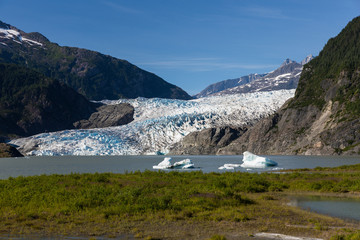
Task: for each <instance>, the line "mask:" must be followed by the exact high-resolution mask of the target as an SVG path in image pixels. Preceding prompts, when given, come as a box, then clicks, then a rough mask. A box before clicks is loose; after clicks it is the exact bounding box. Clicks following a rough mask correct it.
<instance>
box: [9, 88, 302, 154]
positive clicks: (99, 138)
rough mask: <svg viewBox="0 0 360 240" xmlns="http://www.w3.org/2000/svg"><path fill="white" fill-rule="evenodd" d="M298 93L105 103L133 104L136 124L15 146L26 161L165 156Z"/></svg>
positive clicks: (257, 115) (51, 135)
mask: <svg viewBox="0 0 360 240" xmlns="http://www.w3.org/2000/svg"><path fill="white" fill-rule="evenodd" d="M294 92H295V91H294V90H279V91H272V92H256V93H248V94H235V95H225V96H214V97H206V98H201V99H196V100H190V101H185V100H175V99H160V98H152V99H146V98H137V99H128V100H125V99H121V100H117V101H103V103H106V104H118V103H130V104H131V105H133V106H134V108H135V114H134V121H133V122H131V123H129V124H127V125H123V126H119V127H109V128H101V129H89V130H66V131H60V132H52V133H42V134H38V135H35V136H31V137H27V138H21V139H16V140H13V141H11V142H10V143H11V144H14V145H17V146H19V149H20V150H22V151H23V152H26V153H27V154H28V155H138V154H160V153H161V154H166V153H167V152H168V149H169V147H170V146H171V145H172V144H174V143H176V142H178V141H180V140H181V139H182V138H183V137H184V136H186V135H187V134H189V133H191V132H194V131H199V130H202V129H204V128H210V127H217V126H226V125H227V126H228V125H231V126H242V125H244V124H249V123H254V122H255V121H256V120H258V119H260V118H263V117H266V116H268V115H269V114H271V113H273V112H274V111H275V110H277V109H278V108H279V107H280V106H281V105H282V104H284V102H285V101H286V100H287V99H289V98H291V97H293V95H294Z"/></svg>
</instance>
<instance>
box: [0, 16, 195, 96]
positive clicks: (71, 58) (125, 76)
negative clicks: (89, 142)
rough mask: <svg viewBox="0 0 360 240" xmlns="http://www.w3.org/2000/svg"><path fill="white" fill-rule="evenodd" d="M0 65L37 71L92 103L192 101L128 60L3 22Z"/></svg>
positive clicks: (0, 33) (0, 27) (181, 92)
mask: <svg viewBox="0 0 360 240" xmlns="http://www.w3.org/2000/svg"><path fill="white" fill-rule="evenodd" d="M0 62H2V63H13V64H17V65H21V66H25V67H28V68H31V69H34V70H36V71H38V72H40V73H42V74H44V75H45V76H47V77H51V78H53V79H55V80H58V81H60V82H64V83H66V84H67V85H68V86H70V87H72V88H73V89H75V90H76V91H77V92H79V93H80V94H82V95H84V96H85V97H87V98H88V99H90V100H103V99H119V98H136V97H148V98H151V97H161V98H176V99H191V97H190V96H189V95H188V94H187V93H186V92H185V91H183V90H182V89H180V88H179V87H177V86H175V85H172V84H170V83H168V82H166V81H165V80H163V79H162V78H160V77H158V76H156V75H155V74H153V73H150V72H147V71H144V70H142V69H140V68H138V67H136V66H135V65H133V64H131V63H129V62H128V61H126V60H121V59H117V58H114V57H111V56H108V55H104V54H101V53H98V52H95V51H90V50H86V49H81V48H75V47H62V46H59V45H58V44H56V43H53V42H51V41H49V40H48V39H47V38H46V37H44V36H43V35H41V34H40V33H25V32H24V31H21V30H19V29H17V28H16V27H13V26H11V25H9V24H6V23H4V22H1V21H0Z"/></svg>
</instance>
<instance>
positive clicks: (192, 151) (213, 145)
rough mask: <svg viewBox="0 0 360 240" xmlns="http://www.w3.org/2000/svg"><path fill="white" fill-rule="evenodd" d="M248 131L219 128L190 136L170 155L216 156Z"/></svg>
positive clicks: (172, 150)
mask: <svg viewBox="0 0 360 240" xmlns="http://www.w3.org/2000/svg"><path fill="white" fill-rule="evenodd" d="M246 131H247V127H243V128H232V127H217V128H209V129H204V130H202V131H199V132H193V133H190V134H188V135H187V136H186V137H184V138H183V139H182V141H181V142H179V143H176V144H175V145H174V146H173V147H172V148H171V150H170V153H169V154H174V155H187V154H189V155H201V154H206V155H214V154H216V153H217V151H218V149H219V148H222V147H224V146H227V145H228V144H229V143H231V142H232V141H234V140H236V139H237V138H239V137H240V136H241V135H242V134H244V133H245V132H246Z"/></svg>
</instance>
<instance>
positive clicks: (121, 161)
mask: <svg viewBox="0 0 360 240" xmlns="http://www.w3.org/2000/svg"><path fill="white" fill-rule="evenodd" d="M164 157H172V158H173V160H174V161H180V160H183V159H186V158H189V159H191V160H192V162H193V163H194V165H195V168H194V169H191V170H190V169H187V170H176V171H196V170H201V171H203V172H226V171H242V172H263V171H276V170H281V169H298V168H315V167H318V166H319V167H336V166H341V165H353V164H360V156H266V157H268V158H270V159H271V160H274V161H276V162H277V163H278V166H276V167H270V168H264V169H249V168H242V167H238V168H235V169H234V170H219V169H218V168H219V167H220V166H222V165H224V164H226V163H232V164H241V163H242V157H243V156H242V155H238V156H42V157H24V158H0V179H7V178H9V177H17V176H32V175H41V174H69V173H95V172H98V173H103V172H112V173H124V172H127V171H128V172H131V171H145V170H154V169H153V168H152V166H154V165H157V164H158V163H159V162H161V161H162V160H163V159H164ZM154 171H159V170H154ZM164 171H174V170H164Z"/></svg>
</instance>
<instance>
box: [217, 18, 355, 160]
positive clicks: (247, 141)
mask: <svg viewBox="0 0 360 240" xmlns="http://www.w3.org/2000/svg"><path fill="white" fill-rule="evenodd" d="M245 150H248V151H252V152H254V153H258V154H305V155H308V154H347V155H351V154H360V17H357V18H355V19H353V20H352V21H351V22H349V23H348V25H347V26H346V27H345V28H344V29H343V30H342V31H341V32H340V34H339V35H338V36H336V37H335V38H332V39H330V40H329V41H328V42H327V44H326V45H325V47H324V48H323V50H322V51H321V52H320V54H319V56H318V57H316V58H314V59H313V60H312V61H311V62H309V63H308V64H306V65H305V66H304V70H303V72H302V74H301V78H300V81H299V85H298V88H297V89H296V93H295V97H294V98H293V99H291V100H290V101H288V102H287V103H286V104H285V105H284V106H283V107H282V108H281V109H280V110H278V111H277V112H276V113H275V114H273V115H272V116H271V117H269V118H267V119H265V120H263V121H261V122H259V123H258V124H256V125H255V126H254V127H253V128H251V129H249V130H248V131H247V132H246V133H245V134H243V135H242V136H241V137H239V138H238V139H237V140H235V141H233V142H232V143H231V144H229V145H228V146H227V147H224V148H222V149H220V150H219V151H218V154H239V153H242V152H243V151H245Z"/></svg>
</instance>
